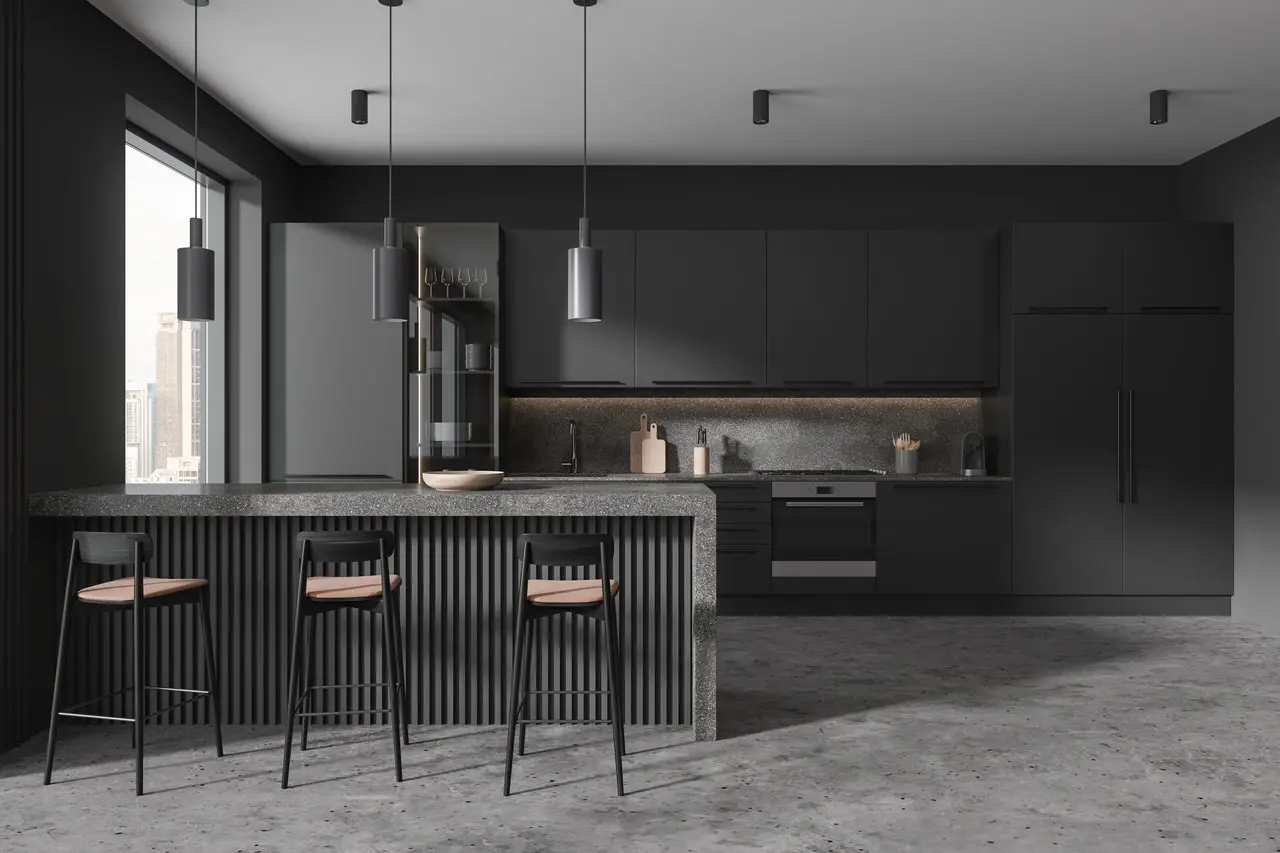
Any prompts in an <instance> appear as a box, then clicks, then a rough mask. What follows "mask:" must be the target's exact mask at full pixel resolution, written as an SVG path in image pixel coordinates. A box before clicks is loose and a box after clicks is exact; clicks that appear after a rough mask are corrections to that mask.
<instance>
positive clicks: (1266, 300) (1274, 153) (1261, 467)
mask: <svg viewBox="0 0 1280 853" xmlns="http://www.w3.org/2000/svg"><path fill="white" fill-rule="evenodd" d="M1178 184H1179V193H1180V204H1181V210H1182V214H1183V215H1184V216H1185V217H1186V218H1188V219H1193V220H1206V221H1224V222H1234V223H1235V314H1234V315H1233V317H1232V322H1233V325H1234V334H1235V338H1234V346H1235V424H1236V427H1235V429H1236V441H1235V443H1236V448H1237V451H1236V458H1235V598H1234V600H1233V608H1232V612H1233V614H1234V615H1236V616H1238V617H1240V618H1242V619H1247V620H1250V621H1253V622H1257V623H1259V624H1262V625H1265V626H1266V627H1268V628H1271V629H1273V630H1280V564H1278V563H1277V562H1276V556H1275V555H1276V554H1277V553H1278V552H1280V527H1277V525H1276V523H1275V519H1276V513H1277V510H1280V445H1277V444H1275V443H1274V442H1266V441H1264V442H1259V441H1256V440H1255V438H1254V429H1253V424H1259V423H1270V422H1272V421H1274V419H1276V418H1280V388H1278V387H1277V386H1276V384H1275V381H1274V372H1275V365H1276V363H1277V361H1280V335H1277V327H1278V325H1280V323H1278V321H1277V318H1280V287H1278V286H1277V282H1280V253H1278V252H1277V251H1276V247H1275V243H1276V234H1278V233H1280V120H1276V121H1273V122H1271V123H1269V124H1265V125H1263V126H1262V127H1260V128H1258V129H1256V130H1254V131H1252V132H1250V133H1246V134H1245V135H1244V136H1241V137H1239V138H1237V139H1234V140H1232V141H1231V142H1228V143H1226V144H1225V145H1222V146H1220V147H1218V148H1215V149H1214V150H1213V151H1210V152H1208V153H1206V154H1202V155H1201V156H1199V157H1197V158H1195V159H1194V160H1191V161H1190V162H1188V163H1186V164H1185V165H1183V166H1181V167H1180V168H1179V169H1178Z"/></svg>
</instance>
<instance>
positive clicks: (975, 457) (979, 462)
mask: <svg viewBox="0 0 1280 853" xmlns="http://www.w3.org/2000/svg"><path fill="white" fill-rule="evenodd" d="M960 474H961V476H964V477H985V476H987V443H986V440H985V439H984V438H983V437H982V434H981V433H976V432H970V433H965V436H964V438H963V439H961V441H960Z"/></svg>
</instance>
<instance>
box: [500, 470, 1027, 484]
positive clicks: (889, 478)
mask: <svg viewBox="0 0 1280 853" xmlns="http://www.w3.org/2000/svg"><path fill="white" fill-rule="evenodd" d="M507 480H508V481H512V480H514V481H516V482H555V481H560V480H567V481H569V482H588V483H590V482H597V483H598V482H608V483H716V482H729V483H751V482H756V483H771V482H773V481H774V480H788V481H792V482H794V481H810V480H813V481H819V482H821V481H826V480H842V481H845V482H866V481H874V482H877V483H880V482H884V483H904V482H935V483H940V482H949V481H956V482H965V483H982V482H997V483H1009V482H1012V481H1013V478H1012V477H995V476H991V477H965V476H962V475H960V474H951V473H921V474H893V473H885V474H768V475H765V474H761V473H760V472H759V471H747V472H743V473H741V474H719V473H717V474H707V475H704V476H697V475H694V474H689V473H685V472H676V473H672V474H589V473H588V474H555V473H552V474H545V473H544V474H536V473H517V474H508V475H507Z"/></svg>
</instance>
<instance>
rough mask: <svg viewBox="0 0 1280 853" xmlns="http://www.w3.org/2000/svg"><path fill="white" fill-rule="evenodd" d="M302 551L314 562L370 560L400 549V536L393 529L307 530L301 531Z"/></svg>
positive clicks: (374, 560)
mask: <svg viewBox="0 0 1280 853" xmlns="http://www.w3.org/2000/svg"><path fill="white" fill-rule="evenodd" d="M297 545H298V552H299V554H300V555H301V558H302V559H303V560H310V561H311V562H314V563H370V562H377V561H378V560H380V559H383V558H386V559H390V557H391V556H392V555H393V554H395V552H396V535H395V534H394V533H392V532H391V531H390V530H304V531H302V532H301V533H299V534H298V539H297Z"/></svg>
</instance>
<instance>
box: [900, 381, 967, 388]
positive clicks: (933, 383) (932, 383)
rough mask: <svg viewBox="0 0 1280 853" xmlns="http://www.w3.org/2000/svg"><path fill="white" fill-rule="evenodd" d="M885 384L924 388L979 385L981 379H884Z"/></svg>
mask: <svg viewBox="0 0 1280 853" xmlns="http://www.w3.org/2000/svg"><path fill="white" fill-rule="evenodd" d="M884 384H885V385H919V386H921V387H924V388H937V387H941V386H943V385H981V384H982V380H981V379H886V380H884Z"/></svg>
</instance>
